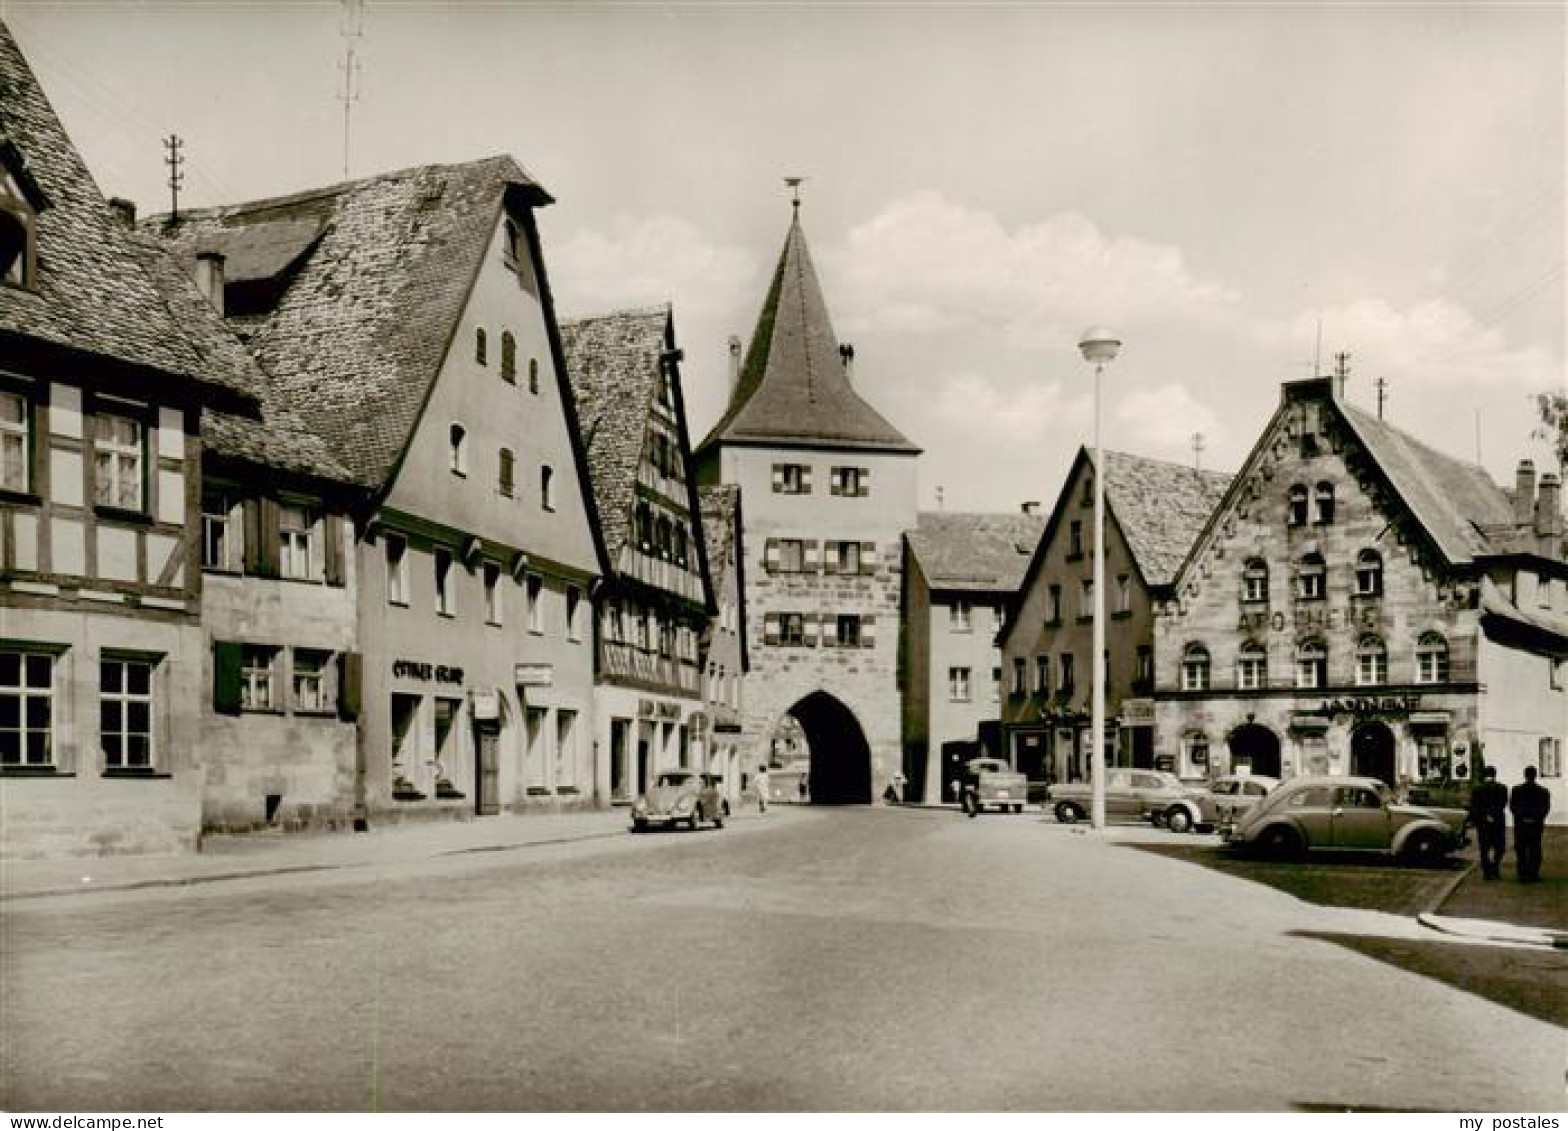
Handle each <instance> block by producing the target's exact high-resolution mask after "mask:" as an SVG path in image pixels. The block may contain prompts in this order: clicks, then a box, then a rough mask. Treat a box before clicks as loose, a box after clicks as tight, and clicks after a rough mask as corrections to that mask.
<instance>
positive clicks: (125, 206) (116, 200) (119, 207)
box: [109, 196, 136, 228]
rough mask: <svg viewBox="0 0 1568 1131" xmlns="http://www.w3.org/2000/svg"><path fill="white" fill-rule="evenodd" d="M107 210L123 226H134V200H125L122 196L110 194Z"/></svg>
mask: <svg viewBox="0 0 1568 1131" xmlns="http://www.w3.org/2000/svg"><path fill="white" fill-rule="evenodd" d="M109 211H110V212H112V213H113V214H114V218H115V219H116V220H118V221H119V222H120V224H121V225H122V226H123V227H126V228H135V227H136V202H135V201H134V200H126V199H125V197H123V196H111V197H110V198H109Z"/></svg>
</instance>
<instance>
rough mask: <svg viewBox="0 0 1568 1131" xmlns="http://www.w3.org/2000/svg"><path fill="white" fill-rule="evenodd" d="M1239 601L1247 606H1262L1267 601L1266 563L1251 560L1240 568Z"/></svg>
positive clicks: (1267, 575) (1267, 578) (1267, 579)
mask: <svg viewBox="0 0 1568 1131" xmlns="http://www.w3.org/2000/svg"><path fill="white" fill-rule="evenodd" d="M1241 599H1242V600H1243V601H1245V602H1247V603H1248V604H1264V603H1266V602H1267V601H1268V599H1269V567H1268V563H1266V562H1263V561H1260V560H1259V559H1257V558H1253V559H1252V560H1251V561H1249V562H1247V564H1246V565H1245V566H1243V567H1242V573H1241Z"/></svg>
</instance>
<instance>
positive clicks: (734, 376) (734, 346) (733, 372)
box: [730, 334, 740, 397]
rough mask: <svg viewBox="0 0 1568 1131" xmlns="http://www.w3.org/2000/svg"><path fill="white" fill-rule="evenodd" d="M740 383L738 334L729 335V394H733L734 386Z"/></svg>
mask: <svg viewBox="0 0 1568 1131" xmlns="http://www.w3.org/2000/svg"><path fill="white" fill-rule="evenodd" d="M739 384H740V336H739V335H737V334H731V335H730V396H732V397H733V396H734V395H735V388H736V386H738V385H739Z"/></svg>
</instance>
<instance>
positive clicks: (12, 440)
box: [0, 389, 33, 494]
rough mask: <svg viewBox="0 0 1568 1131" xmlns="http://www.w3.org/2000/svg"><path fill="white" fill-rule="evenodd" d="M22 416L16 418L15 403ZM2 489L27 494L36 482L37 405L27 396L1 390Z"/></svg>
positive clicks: (0, 479)
mask: <svg viewBox="0 0 1568 1131" xmlns="http://www.w3.org/2000/svg"><path fill="white" fill-rule="evenodd" d="M13 404H14V405H15V406H16V412H17V415H18V419H16V420H12V419H11V415H10V408H9V406H11V405H13ZM0 406H5V410H4V411H0V489H4V490H7V491H15V492H17V493H18V494H26V493H27V492H28V491H29V490H31V488H32V481H33V459H32V454H33V411H32V409H33V406H32V404H31V403H30V402H29V401H28V399H27V397H26V395H24V394H22V393H19V392H16V391H14V390H11V389H0Z"/></svg>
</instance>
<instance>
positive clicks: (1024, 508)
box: [1018, 499, 1040, 514]
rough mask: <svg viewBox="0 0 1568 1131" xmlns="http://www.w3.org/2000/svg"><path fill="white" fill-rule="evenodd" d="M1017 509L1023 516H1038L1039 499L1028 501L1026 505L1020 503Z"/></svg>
mask: <svg viewBox="0 0 1568 1131" xmlns="http://www.w3.org/2000/svg"><path fill="white" fill-rule="evenodd" d="M1018 509H1019V511H1020V512H1022V513H1023V514H1039V513H1040V500H1039V499H1030V500H1029V501H1028V502H1026V503H1020V504H1018Z"/></svg>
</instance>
